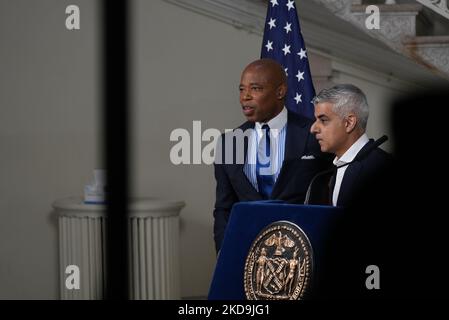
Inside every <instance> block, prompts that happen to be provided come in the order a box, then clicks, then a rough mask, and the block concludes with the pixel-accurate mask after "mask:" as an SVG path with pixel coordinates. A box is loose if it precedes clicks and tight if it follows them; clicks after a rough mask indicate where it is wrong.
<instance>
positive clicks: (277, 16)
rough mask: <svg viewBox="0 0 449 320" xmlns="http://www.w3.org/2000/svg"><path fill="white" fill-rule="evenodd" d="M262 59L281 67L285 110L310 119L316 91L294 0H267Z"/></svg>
mask: <svg viewBox="0 0 449 320" xmlns="http://www.w3.org/2000/svg"><path fill="white" fill-rule="evenodd" d="M261 57H262V58H271V59H274V60H276V61H277V62H279V63H280V64H281V65H282V66H283V67H284V69H285V72H286V74H287V79H288V92H287V97H286V101H285V104H286V107H287V109H289V110H290V111H293V112H296V113H299V114H301V115H303V116H306V117H308V118H311V119H313V118H314V116H313V111H314V108H313V104H312V99H313V97H314V96H315V89H314V88H313V83H312V77H311V75H310V67H309V61H308V57H307V51H306V46H305V44H304V39H303V38H302V35H301V28H300V27H299V19H298V14H297V12H296V6H295V1H293V0H270V1H269V3H268V11H267V19H266V23H265V31H264V37H263V43H262V54H261Z"/></svg>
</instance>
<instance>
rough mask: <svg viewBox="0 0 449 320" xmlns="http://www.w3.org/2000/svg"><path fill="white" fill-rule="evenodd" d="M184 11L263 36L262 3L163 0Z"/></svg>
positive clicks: (264, 11)
mask: <svg viewBox="0 0 449 320" xmlns="http://www.w3.org/2000/svg"><path fill="white" fill-rule="evenodd" d="M163 1H165V2H168V3H172V4H174V5H177V6H180V7H182V8H184V9H187V10H190V11H193V12H196V13H199V14H202V15H204V16H208V17H210V18H213V19H216V20H219V21H221V22H224V23H227V24H230V25H232V26H234V27H235V28H237V29H243V30H246V31H248V32H249V33H255V34H258V35H262V34H263V30H264V25H265V14H266V7H265V5H264V4H263V3H262V2H256V1H248V0H246V1H242V0H195V1H192V0H163Z"/></svg>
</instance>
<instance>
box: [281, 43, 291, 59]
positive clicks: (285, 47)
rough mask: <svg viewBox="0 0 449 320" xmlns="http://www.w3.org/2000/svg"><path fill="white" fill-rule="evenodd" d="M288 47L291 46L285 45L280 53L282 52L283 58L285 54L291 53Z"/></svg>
mask: <svg viewBox="0 0 449 320" xmlns="http://www.w3.org/2000/svg"><path fill="white" fill-rule="evenodd" d="M290 47H291V46H287V44H285V45H284V49H282V51H284V56H286V55H287V54H289V53H291V52H290Z"/></svg>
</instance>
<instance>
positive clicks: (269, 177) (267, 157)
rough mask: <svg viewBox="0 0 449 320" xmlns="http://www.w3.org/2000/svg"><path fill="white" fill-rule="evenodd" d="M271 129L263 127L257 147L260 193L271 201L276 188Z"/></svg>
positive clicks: (265, 125) (266, 126)
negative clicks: (274, 187)
mask: <svg viewBox="0 0 449 320" xmlns="http://www.w3.org/2000/svg"><path fill="white" fill-rule="evenodd" d="M271 165H272V163H271V143H270V127H269V126H268V125H267V124H264V125H263V126H262V138H261V139H260V142H259V145H258V146H257V163H256V177H257V185H258V187H259V193H260V194H261V195H262V197H263V198H264V199H269V198H270V196H271V192H272V191H273V186H274V175H273V174H272V173H273V172H272V171H273V170H272V167H271Z"/></svg>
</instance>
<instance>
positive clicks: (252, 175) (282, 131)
mask: <svg viewBox="0 0 449 320" xmlns="http://www.w3.org/2000/svg"><path fill="white" fill-rule="evenodd" d="M287 115H288V111H287V109H286V108H285V107H284V108H283V109H282V111H281V112H280V113H279V114H278V115H277V116H276V117H274V118H273V119H271V120H270V121H268V122H267V123H266V124H268V126H269V127H270V149H271V153H270V157H271V168H272V172H273V174H274V176H275V181H276V180H277V178H278V176H279V173H280V170H281V167H282V162H283V161H284V154H285V137H286V132H287V120H288V119H287V118H288V116H287ZM264 124H265V123H261V122H256V124H255V126H254V128H255V130H254V134H253V136H252V138H251V141H250V143H249V145H248V155H247V161H246V163H245V166H244V172H245V174H246V176H247V177H248V180H249V181H250V182H251V184H252V185H253V186H254V188H255V189H256V190H259V188H258V186H257V177H256V162H257V146H258V145H259V142H260V140H261V139H262V137H263V130H262V126H263V125H264ZM256 139H257V140H256Z"/></svg>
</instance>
